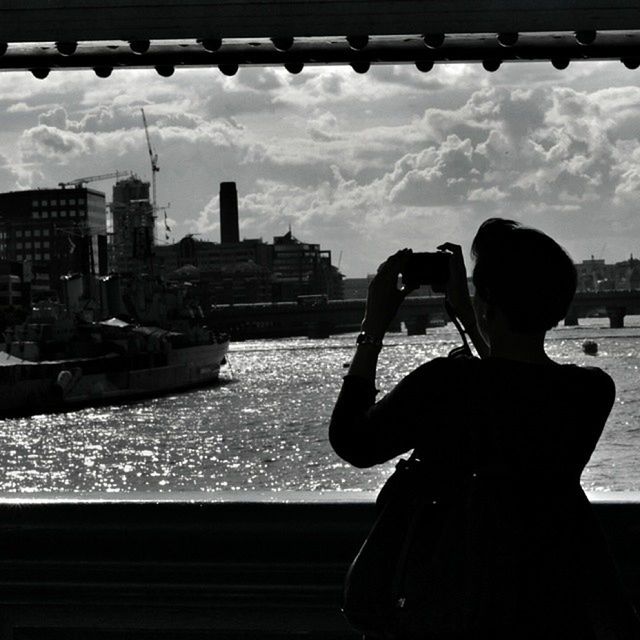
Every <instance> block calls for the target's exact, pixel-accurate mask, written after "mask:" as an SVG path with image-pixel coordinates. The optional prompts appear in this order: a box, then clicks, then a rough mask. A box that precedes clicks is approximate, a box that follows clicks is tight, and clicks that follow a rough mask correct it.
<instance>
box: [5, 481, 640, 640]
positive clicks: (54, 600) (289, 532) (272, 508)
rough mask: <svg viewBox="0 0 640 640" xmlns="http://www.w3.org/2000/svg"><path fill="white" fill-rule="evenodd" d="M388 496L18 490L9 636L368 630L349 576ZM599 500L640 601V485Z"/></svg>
mask: <svg viewBox="0 0 640 640" xmlns="http://www.w3.org/2000/svg"><path fill="white" fill-rule="evenodd" d="M374 497H375V496H374V495H373V494H368V493H297V492H296V493H288V492H274V493H266V494H263V493H241V492H238V493H230V494H215V495H203V494H179V495H177V496H176V495H175V494H157V495H150V494H144V495H142V496H141V495H139V494H136V495H131V496H119V497H118V499H114V496H113V494H111V495H109V494H107V495H85V496H75V495H74V496H71V497H69V498H68V499H64V498H51V497H48V498H47V497H46V496H34V497H31V498H27V499H25V497H24V496H15V497H13V498H10V497H5V498H4V499H2V500H1V501H0V616H1V618H0V620H1V625H2V627H1V631H2V635H1V637H2V638H3V639H7V640H11V639H20V640H27V639H29V640H35V639H38V640H45V639H46V640H57V639H58V638H59V639H62V638H64V640H75V639H80V638H82V639H83V640H86V638H88V637H91V638H92V640H106V639H109V640H112V639H113V640H115V639H119V640H120V639H124V638H127V639H128V640H132V639H135V640H138V639H140V640H142V639H145V640H151V638H153V639H154V640H162V639H167V640H168V639H169V638H170V639H171V640H187V639H189V640H194V639H196V638H198V639H200V638H216V640H231V639H235V640H238V639H240V638H243V639H249V640H250V639H251V638H261V639H264V638H267V639H274V638H299V639H302V638H306V639H307V640H316V639H317V640H320V639H321V638H322V639H323V640H338V639H345V640H347V639H349V638H353V639H355V638H357V637H358V634H356V633H354V632H353V631H351V630H350V629H349V627H348V626H347V624H346V622H345V621H344V619H343V617H342V615H341V613H340V611H339V607H340V601H341V590H342V582H343V578H344V574H345V571H346V569H347V566H348V564H349V562H350V560H351V559H352V557H353V555H354V553H355V552H356V550H357V548H358V546H359V544H360V543H361V541H362V539H363V537H364V535H365V534H366V531H367V529H368V527H369V525H370V523H371V521H372V518H373V516H374V503H373V500H374ZM119 498H122V499H119ZM590 498H591V500H592V502H593V504H594V506H595V509H596V512H597V515H598V517H599V519H600V521H601V522H602V525H603V528H604V529H605V532H606V533H607V535H608V538H609V540H610V543H611V547H612V550H613V552H614V554H615V556H616V558H617V560H618V562H619V565H620V568H621V572H622V575H623V579H624V580H625V583H626V585H627V587H628V588H629V590H630V592H631V594H632V596H633V597H634V599H635V601H636V603H637V604H640V545H638V544H637V541H638V535H639V534H640V494H594V495H591V496H590ZM89 630H90V631H89Z"/></svg>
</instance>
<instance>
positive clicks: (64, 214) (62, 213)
mask: <svg viewBox="0 0 640 640" xmlns="http://www.w3.org/2000/svg"><path fill="white" fill-rule="evenodd" d="M60 217H61V218H66V217H67V212H66V210H65V209H63V210H62V211H61V212H60Z"/></svg>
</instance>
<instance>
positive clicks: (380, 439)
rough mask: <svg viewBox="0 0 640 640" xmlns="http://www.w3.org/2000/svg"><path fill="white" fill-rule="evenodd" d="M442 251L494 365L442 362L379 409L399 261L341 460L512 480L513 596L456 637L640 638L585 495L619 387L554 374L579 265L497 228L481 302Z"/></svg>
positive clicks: (368, 333)
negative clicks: (409, 458)
mask: <svg viewBox="0 0 640 640" xmlns="http://www.w3.org/2000/svg"><path fill="white" fill-rule="evenodd" d="M439 248H440V249H441V250H444V251H446V252H448V253H450V256H451V257H450V276H449V281H448V283H447V298H448V301H449V303H450V304H451V306H452V307H453V309H454V311H455V313H456V315H457V316H458V319H459V320H460V321H461V323H462V324H463V325H464V328H465V330H466V332H467V334H468V335H469V336H470V338H471V340H472V342H473V344H474V345H475V347H476V350H477V352H478V354H479V356H480V357H479V358H478V357H463V358H436V359H434V360H431V361H429V362H427V363H425V364H423V365H422V366H420V367H418V368H417V369H416V370H415V371H413V372H412V373H410V374H409V375H408V376H406V377H405V378H404V379H403V380H401V381H400V382H399V383H398V385H397V386H396V387H395V388H394V389H393V390H392V391H391V392H390V393H388V394H387V395H386V396H385V397H383V398H382V399H381V400H379V401H378V402H375V396H376V393H377V392H376V389H375V384H374V383H375V374H376V365H377V359H378V354H379V352H380V349H381V346H382V340H383V337H384V334H385V332H386V331H387V329H388V326H389V323H390V322H391V320H392V319H393V317H394V316H395V314H396V312H397V310H398V307H399V305H400V303H401V302H402V300H403V299H404V297H405V295H406V293H407V291H406V290H401V289H398V286H397V283H398V276H399V274H401V273H402V272H403V269H405V267H406V266H407V264H408V261H409V260H410V255H411V251H410V250H407V249H405V250H403V251H399V252H398V253H396V254H395V255H393V256H391V257H390V258H389V259H388V260H387V261H386V262H384V263H383V264H382V265H381V266H380V268H379V269H378V273H377V275H376V276H375V278H374V279H373V281H372V282H371V285H370V287H369V293H368V298H367V306H366V313H365V318H364V321H363V323H362V331H363V333H362V334H361V335H360V336H359V339H358V346H357V348H356V353H355V356H354V358H353V360H352V362H351V367H350V369H349V373H348V375H347V376H346V377H345V379H344V383H343V386H342V390H341V392H340V395H339V398H338V400H337V403H336V406H335V408H334V412H333V416H332V420H331V426H330V440H331V444H332V446H333V448H334V449H335V451H336V452H337V453H338V455H340V456H341V457H342V458H343V459H345V460H347V461H348V462H350V463H352V464H354V465H355V466H358V467H370V466H372V465H376V464H380V463H383V462H386V461H388V460H390V459H392V458H394V457H395V456H398V455H400V454H403V453H405V452H407V451H410V450H416V451H419V452H420V457H421V459H422V460H423V461H424V463H425V464H426V465H429V467H430V468H431V469H432V470H433V471H434V473H435V474H439V473H441V474H442V475H443V476H444V475H447V476H449V477H451V476H452V475H455V474H460V475H464V474H466V473H468V472H469V470H470V469H472V468H473V467H474V465H477V464H478V461H480V463H481V464H483V465H486V466H488V467H491V466H492V465H494V466H495V467H496V468H505V467H507V468H509V469H512V473H511V475H509V474H507V476H506V477H508V478H509V480H508V481H505V480H504V479H503V480H501V481H500V483H496V485H495V491H494V492H495V494H496V495H495V496H491V499H492V500H494V499H495V504H498V505H499V510H500V513H501V518H502V521H503V522H506V523H508V524H507V525H505V526H508V531H509V532H510V533H509V536H510V538H509V540H508V541H507V543H506V544H504V543H503V545H502V546H503V547H506V548H502V547H501V548H500V549H497V548H496V549H495V552H496V557H497V554H498V553H501V554H502V556H501V558H502V560H501V561H502V562H504V558H505V557H508V567H509V570H508V571H507V572H505V573H504V574H503V575H502V577H501V578H499V580H501V581H502V582H503V584H496V585H495V592H496V594H501V595H500V596H499V597H500V598H501V600H500V601H497V602H494V603H493V608H491V607H488V608H487V611H489V609H490V612H488V613H486V615H485V617H484V618H482V616H480V617H479V618H478V620H479V622H478V627H477V628H475V629H470V630H469V631H468V633H466V634H463V635H462V636H460V635H457V636H455V637H457V638H462V637H464V638H472V637H473V638H487V639H489V638H492V639H495V638H501V639H502V638H504V639H505V640H506V639H507V638H509V639H510V640H517V639H521V638H527V639H531V640H533V639H534V638H535V639H536V640H552V639H553V640H561V639H562V640H572V639H575V640H578V639H579V640H587V639H589V640H593V639H598V640H600V639H605V638H606V639H608V640H622V639H625V640H627V639H631V638H638V637H640V636H639V635H638V631H637V629H638V625H637V619H636V617H635V612H634V611H633V608H632V607H631V605H630V604H629V601H628V600H627V598H626V597H625V595H624V592H623V589H622V588H621V587H620V584H619V581H618V578H617V574H616V571H615V569H614V566H613V562H612V560H611V558H610V555H609V554H608V551H607V547H606V544H605V542H604V540H603V538H602V536H601V534H600V531H599V528H598V525H597V523H596V521H595V520H594V517H593V514H592V511H591V506H590V504H589V503H588V501H587V499H586V496H585V495H584V493H583V492H582V489H581V488H580V484H579V478H580V474H581V473H582V470H583V469H584V467H585V465H586V464H587V462H588V460H589V458H590V456H591V454H592V452H593V450H594V448H595V446H596V443H597V442H598V438H599V437H600V434H601V433H602V429H603V427H604V425H605V422H606V420H607V417H608V415H609V412H610V410H611V408H612V405H613V402H614V399H615V387H614V383H613V381H612V380H611V378H610V377H609V376H608V375H607V374H606V373H604V372H603V371H602V370H600V369H598V368H595V367H579V366H576V365H573V364H559V363H556V362H554V361H553V360H551V359H550V358H549V356H548V355H547V354H546V352H545V347H544V341H545V334H546V332H547V331H548V330H549V329H551V328H552V327H554V326H555V325H556V324H557V323H558V322H559V321H560V320H561V319H562V318H564V316H565V315H566V313H567V310H568V308H569V305H570V303H571V301H572V298H573V295H574V293H575V289H576V270H575V267H574V265H573V263H572V261H571V259H570V257H569V256H568V255H567V253H566V252H565V251H564V250H563V249H562V248H561V247H560V246H559V245H558V244H557V243H556V242H555V241H554V240H552V239H551V238H550V237H549V236H547V235H545V234H544V233H542V232H540V231H538V230H535V229H531V228H527V227H524V226H521V225H519V224H518V223H516V222H513V221H510V220H502V219H497V218H495V219H490V220H487V221H486V222H485V223H483V224H482V225H481V226H480V229H479V230H478V232H477V235H476V237H475V239H474V242H473V247H472V254H473V257H474V258H475V267H474V270H473V283H474V285H475V290H476V295H475V298H474V301H473V303H472V301H471V298H470V296H469V291H468V288H467V279H466V271H465V266H464V260H463V258H462V252H461V249H460V247H459V246H457V245H454V244H449V243H447V244H445V245H442V246H441V247H439ZM498 494H499V495H498ZM494 506H495V505H494ZM496 546H498V545H497V544H496ZM488 563H489V565H490V564H491V563H492V559H491V558H489V560H488ZM490 600H491V594H489V595H488V596H487V601H488V602H489V601H490ZM412 637H425V638H426V637H429V638H436V637H437V638H447V637H450V636H447V635H446V634H436V635H435V636H434V635H429V636H426V635H425V636H420V635H418V636H412Z"/></svg>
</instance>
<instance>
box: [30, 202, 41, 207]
mask: <svg viewBox="0 0 640 640" xmlns="http://www.w3.org/2000/svg"><path fill="white" fill-rule="evenodd" d="M39 204H40V203H39V202H38V201H37V200H32V201H31V206H32V207H37V206H38V205H39Z"/></svg>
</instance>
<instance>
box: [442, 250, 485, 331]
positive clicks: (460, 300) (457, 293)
mask: <svg viewBox="0 0 640 640" xmlns="http://www.w3.org/2000/svg"><path fill="white" fill-rule="evenodd" d="M438 249H440V251H446V252H448V253H449V255H450V256H451V259H450V260H449V280H448V281H447V287H446V295H447V300H448V301H449V304H450V305H451V306H452V307H453V310H454V311H455V313H456V316H457V317H458V318H459V319H460V321H461V322H462V324H463V326H464V328H465V329H467V330H469V329H471V328H472V327H474V326H475V324H476V314H475V311H474V310H473V303H472V302H471V296H470V295H469V285H468V283H467V269H466V267H465V264H464V256H463V255H462V247H461V246H460V245H459V244H453V243H452V242H445V243H444V244H441V245H440V246H439V247H438Z"/></svg>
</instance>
